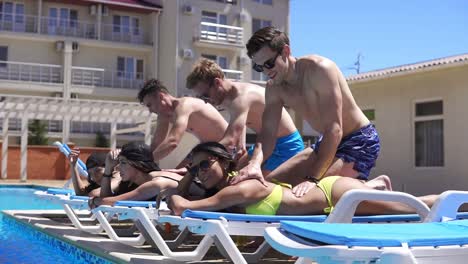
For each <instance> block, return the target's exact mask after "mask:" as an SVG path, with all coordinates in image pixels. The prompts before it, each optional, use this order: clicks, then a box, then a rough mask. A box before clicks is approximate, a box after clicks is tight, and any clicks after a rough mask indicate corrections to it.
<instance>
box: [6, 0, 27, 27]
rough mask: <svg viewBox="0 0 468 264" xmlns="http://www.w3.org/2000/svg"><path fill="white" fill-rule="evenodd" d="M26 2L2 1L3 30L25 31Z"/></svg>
mask: <svg viewBox="0 0 468 264" xmlns="http://www.w3.org/2000/svg"><path fill="white" fill-rule="evenodd" d="M24 20H25V19H24V4H22V3H14V2H0V24H1V29H2V30H13V31H17V32H24V31H25V21H24Z"/></svg>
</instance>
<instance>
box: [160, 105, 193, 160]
mask: <svg viewBox="0 0 468 264" xmlns="http://www.w3.org/2000/svg"><path fill="white" fill-rule="evenodd" d="M178 112H179V113H178ZM189 115H190V113H189V111H183V110H182V111H176V113H175V120H174V123H173V125H172V127H171V129H170V131H169V133H168V135H167V137H166V138H165V139H164V140H163V141H162V142H161V144H160V145H159V146H158V147H157V148H156V149H155V150H154V151H153V158H154V161H155V162H158V161H159V160H161V159H163V158H164V157H166V156H167V155H169V154H170V153H171V152H172V151H173V150H174V149H175V148H177V146H178V145H179V143H180V140H181V139H182V136H183V135H184V133H185V130H187V125H188V120H189Z"/></svg>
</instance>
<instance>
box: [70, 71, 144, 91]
mask: <svg viewBox="0 0 468 264" xmlns="http://www.w3.org/2000/svg"><path fill="white" fill-rule="evenodd" d="M143 83H144V78H143V73H140V72H137V73H135V72H124V71H107V70H105V69H101V68H89V67H76V66H73V67H72V85H75V86H82V87H106V88H120V89H139V88H141V87H142V86H143Z"/></svg>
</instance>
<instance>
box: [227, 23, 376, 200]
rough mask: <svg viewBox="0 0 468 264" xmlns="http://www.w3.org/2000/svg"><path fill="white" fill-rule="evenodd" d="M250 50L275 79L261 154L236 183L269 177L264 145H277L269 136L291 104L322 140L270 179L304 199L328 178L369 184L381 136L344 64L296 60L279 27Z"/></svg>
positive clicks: (264, 32)
mask: <svg viewBox="0 0 468 264" xmlns="http://www.w3.org/2000/svg"><path fill="white" fill-rule="evenodd" d="M246 47H247V55H248V56H249V57H250V58H251V59H252V64H253V67H252V68H253V70H255V71H257V72H263V73H265V74H266V75H268V77H269V78H270V80H268V82H267V85H266V91H267V92H266V95H265V97H266V98H265V101H266V106H265V111H264V112H263V117H262V119H263V124H262V130H261V132H260V133H258V136H257V142H256V148H255V151H254V153H253V155H252V158H251V159H250V161H249V164H248V165H247V166H246V167H245V168H243V169H242V170H240V171H239V176H238V177H236V180H237V181H241V180H244V179H247V178H258V179H261V178H263V176H262V175H261V172H260V169H259V168H260V164H261V163H262V160H263V153H262V150H263V149H264V147H263V145H270V144H272V142H273V140H274V139H273V138H272V137H271V136H269V134H271V130H272V129H275V128H276V127H277V124H278V120H280V118H281V116H280V109H281V107H283V106H285V105H287V106H289V107H290V108H291V110H293V111H295V113H296V114H298V115H300V116H302V117H303V118H304V120H305V121H307V122H308V123H309V125H310V126H311V127H312V128H313V129H314V130H315V131H317V132H319V133H320V134H321V135H322V136H321V139H320V141H319V144H318V145H317V146H316V147H315V151H314V150H313V149H312V148H307V149H305V150H304V151H302V152H300V153H299V154H297V155H296V156H294V157H292V158H291V159H289V160H288V161H286V162H284V163H283V164H282V165H281V166H279V167H278V168H277V169H275V170H274V171H272V172H271V173H270V174H269V175H268V176H266V177H265V180H269V181H273V180H276V181H279V182H284V183H290V184H291V185H293V186H294V187H293V193H294V194H295V195H296V196H298V197H300V196H302V195H304V194H305V193H307V191H308V190H309V189H310V188H313V187H315V183H314V182H316V181H318V180H320V179H322V178H323V177H327V176H332V175H339V176H346V177H353V178H359V179H362V180H367V177H368V176H369V171H370V169H371V168H372V167H373V166H374V165H375V160H376V159H377V156H378V153H379V150H380V142H379V137H378V135H377V132H376V130H375V128H374V126H372V125H370V122H369V120H368V119H367V117H366V116H365V115H364V113H363V112H362V111H361V109H360V108H359V107H358V105H357V103H356V101H355V100H354V98H353V95H352V93H351V90H350V89H349V86H348V84H347V83H346V78H345V77H344V76H343V74H342V73H341V71H340V69H339V68H338V66H337V65H336V64H335V63H334V62H333V61H331V60H330V59H327V58H325V57H322V56H319V55H308V56H304V57H300V58H297V57H294V56H293V55H292V53H291V47H290V44H289V38H288V36H287V35H286V34H285V33H284V32H282V31H281V30H279V29H277V28H275V27H265V28H262V29H260V30H258V31H257V32H255V33H254V35H253V36H252V37H251V38H250V39H249V41H248V42H247V45H246ZM369 185H370V186H372V183H371V184H369ZM374 186H375V185H374ZM374 186H372V187H374Z"/></svg>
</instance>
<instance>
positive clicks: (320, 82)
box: [305, 62, 343, 179]
mask: <svg viewBox="0 0 468 264" xmlns="http://www.w3.org/2000/svg"><path fill="white" fill-rule="evenodd" d="M335 67H336V66H335V65H334V64H332V63H331V62H326V65H323V64H320V66H319V67H318V68H317V69H314V70H307V71H309V72H307V71H306V73H305V74H306V77H305V85H311V84H312V83H313V84H314V87H317V89H315V90H313V89H307V92H306V97H309V93H315V95H310V96H318V100H317V101H318V107H319V116H320V119H321V120H322V127H323V138H322V142H321V143H320V150H319V151H318V153H317V159H316V162H314V164H312V167H311V170H310V174H309V175H310V177H314V178H316V179H321V178H322V176H323V175H324V174H325V172H326V171H327V170H328V168H329V167H330V165H331V163H332V162H333V159H334V157H335V154H336V150H337V148H338V145H339V143H340V141H341V138H342V136H343V130H342V96H341V89H340V86H339V81H338V77H337V74H336V70H335Z"/></svg>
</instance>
